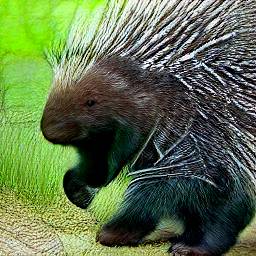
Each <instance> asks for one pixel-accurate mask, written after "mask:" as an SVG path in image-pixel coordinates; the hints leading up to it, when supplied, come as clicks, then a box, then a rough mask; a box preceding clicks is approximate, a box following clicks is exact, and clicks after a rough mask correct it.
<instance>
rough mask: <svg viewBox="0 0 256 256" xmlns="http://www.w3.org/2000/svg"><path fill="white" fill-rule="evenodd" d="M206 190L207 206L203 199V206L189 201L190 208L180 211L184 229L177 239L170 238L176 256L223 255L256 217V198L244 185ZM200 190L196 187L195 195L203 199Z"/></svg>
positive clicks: (206, 188) (207, 188)
mask: <svg viewBox="0 0 256 256" xmlns="http://www.w3.org/2000/svg"><path fill="white" fill-rule="evenodd" d="M193 185H194V184H193ZM193 185H190V186H193ZM220 185H221V184H220ZM223 186H224V183H223ZM235 186H236V185H235ZM195 188H196V186H195ZM201 188H202V187H201ZM223 188H224V187H223ZM204 189H205V191H204V196H206V195H207V197H208V199H207V201H208V203H207V205H205V204H204V202H203V201H202V203H201V205H200V204H197V205H194V207H193V208H192V207H191V206H192V204H189V202H188V203H187V204H188V206H190V207H187V208H183V209H181V211H180V215H181V216H183V220H184V223H185V231H184V233H183V234H182V235H181V236H180V237H178V238H176V239H175V240H176V241H175V240H173V241H171V242H173V246H172V247H171V248H170V252H171V253H172V255H174V256H185V255H186V256H203V255H205V256H220V255H223V254H224V253H226V252H227V251H228V250H229V249H230V248H231V247H232V246H233V245H234V244H235V243H236V241H237V237H238V235H239V233H240V232H241V231H242V230H243V229H244V228H245V227H246V226H247V225H248V224H249V222H250V221H251V220H252V218H253V216H254V213H255V206H254V203H253V200H252V199H250V195H249V194H248V193H247V192H245V191H244V190H243V188H242V187H237V188H231V187H230V186H229V187H226V188H225V189H224V190H222V191H217V190H215V189H214V188H210V187H209V186H205V187H204ZM197 193H198V192H197V191H196V190H195V191H194V195H195V196H196V197H197V198H199V200H200V195H198V194H197ZM200 194H202V190H201V191H200ZM193 198H195V197H194V196H192V200H194V199H193ZM191 203H192V202H191ZM197 203H198V202H197ZM195 206H196V207H195Z"/></svg>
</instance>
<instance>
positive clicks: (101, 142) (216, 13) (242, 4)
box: [41, 0, 256, 255]
mask: <svg viewBox="0 0 256 256" xmlns="http://www.w3.org/2000/svg"><path fill="white" fill-rule="evenodd" d="M255 10H256V1H255V0H246V1H244V0H209V1H203V0H193V1H184V0H182V1H169V0H164V1H157V0H156V1H150V0H145V1H132V0H129V1H108V4H107V6H106V8H105V9H104V11H103V14H102V17H101V19H100V21H99V23H98V25H97V27H96V28H95V29H91V28H90V27H89V26H87V25H86V24H87V23H86V22H84V21H83V18H81V17H82V15H81V14H80V15H78V18H77V20H76V21H75V22H74V23H73V25H72V27H71V30H70V33H69V36H68V39H67V41H66V43H65V45H64V47H63V49H62V50H61V51H53V52H52V53H51V54H50V55H49V57H50V58H49V60H50V62H51V64H52V66H53V70H54V80H53V87H52V90H51V92H50V95H49V98H48V101H47V103H46V106H45V110H44V113H43V117H42V121H41V128H42V132H43V134H44V136H45V138H46V139H48V140H49V141H50V142H53V143H57V144H62V145H71V146H74V147H75V148H76V149H77V151H78V153H79V156H80V161H79V163H78V164H77V166H75V167H74V168H72V169H71V170H68V172H67V173H66V174H65V176H64V182H63V185H64V190H65V193H66V195H67V197H68V198H69V199H70V200H71V201H72V202H73V203H74V204H76V205H77V206H79V207H81V208H86V207H87V206H88V204H89V203H90V202H91V200H92V198H93V197H94V195H95V193H96V191H97V188H100V187H102V186H106V185H107V184H109V183H110V182H111V181H112V180H113V179H114V178H115V177H116V176H117V175H118V173H120V171H121V169H122V168H123V167H124V166H126V165H128V167H129V176H131V177H132V180H131V182H130V184H129V186H128V189H127V191H126V192H125V195H124V200H123V203H122V204H121V206H120V208H119V210H118V211H117V213H115V214H114V216H113V217H112V218H111V219H110V220H109V221H108V223H107V224H105V225H103V227H102V229H101V231H100V232H99V234H98V236H97V240H98V241H99V242H100V243H101V244H104V245H108V246H113V245H136V244H138V243H140V242H141V241H143V239H144V238H145V237H146V236H147V235H148V234H150V233H151V232H152V231H154V230H155V228H156V226H157V225H158V224H159V222H160V220H161V219H163V218H167V217H168V218H172V219H176V220H178V221H180V222H181V223H182V224H183V226H184V230H183V232H182V234H180V235H177V236H176V237H172V238H171V237H170V241H171V242H172V247H171V248H170V252H172V253H174V255H222V254H223V253H225V252H227V251H228V250H229V249H230V248H231V247H232V246H233V245H234V244H235V243H236V240H237V237H238V235H239V233H240V232H241V231H242V230H243V229H244V228H245V227H246V226H247V225H248V224H249V223H250V221H251V220H252V218H253V216H254V212H255V191H256V188H255V184H256V175H255V159H256V158H255V157H256V152H255V134H256V127H255V123H256V111H255V105H256V95H255V82H256V68H255V66H256V63H255V62H256V61H255V60H256V29H255V27H256V12H255Z"/></svg>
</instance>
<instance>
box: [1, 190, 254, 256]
mask: <svg viewBox="0 0 256 256" xmlns="http://www.w3.org/2000/svg"><path fill="white" fill-rule="evenodd" d="M0 217H1V218H0V223H1V227H0V230H1V232H0V255H7V252H9V255H14V254H15V255H17V253H19V255H31V254H32V253H33V255H34V254H36V253H37V254H38V255H90V256H96V255H102V256H112V255H113V256H115V255H117V256H118V255H120V256H121V255H122V256H123V255H124V256H126V255H127V256H140V255H145V256H146V255H147V256H151V255H152V256H153V255H154V256H155V255H158V256H161V255H163V256H164V255H167V253H166V252H167V250H168V247H169V244H168V243H154V244H148V245H140V246H138V247H118V248H117V247H114V248H109V247H105V246H102V245H100V244H98V243H96V242H95V236H96V233H97V231H98V230H99V229H100V225H101V222H99V221H97V220H96V218H95V217H94V216H93V214H92V213H90V212H88V211H84V210H81V209H79V208H77V207H75V206H74V205H72V204H71V203H69V202H68V201H67V200H66V199H65V198H62V199H60V201H59V203H57V204H55V205H50V206H47V205H44V206H38V207H35V205H33V204H31V202H30V201H28V200H27V199H25V198H22V197H21V196H18V195H16V194H15V193H13V192H11V191H10V190H8V189H2V191H1V200H0ZM3 231H5V232H3ZM255 232H256V223H254V224H252V225H251V226H250V227H249V228H248V229H246V230H245V232H244V233H243V234H242V236H241V242H240V243H238V245H237V246H236V247H234V248H233V249H232V250H231V251H230V252H229V253H228V255H230V256H242V255H247V256H255V255H256V248H255V244H256V237H255ZM10 241H12V245H11V246H10ZM8 245H9V246H8Z"/></svg>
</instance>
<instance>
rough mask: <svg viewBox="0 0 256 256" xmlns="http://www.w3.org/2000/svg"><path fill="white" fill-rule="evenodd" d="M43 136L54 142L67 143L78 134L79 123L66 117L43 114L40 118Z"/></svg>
mask: <svg viewBox="0 0 256 256" xmlns="http://www.w3.org/2000/svg"><path fill="white" fill-rule="evenodd" d="M41 131H42V133H43V136H44V137H45V138H46V139H47V140H48V141H50V142H52V143H54V144H69V143H71V141H72V140H73V139H75V138H76V137H77V136H78V135H79V125H78V124H77V123H76V121H75V120H71V119H69V118H67V117H59V116H54V115H48V114H47V113H44V114H43V117H42V119H41Z"/></svg>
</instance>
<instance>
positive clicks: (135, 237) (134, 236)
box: [96, 207, 155, 246]
mask: <svg viewBox="0 0 256 256" xmlns="http://www.w3.org/2000/svg"><path fill="white" fill-rule="evenodd" d="M127 209H130V210H124V209H123V210H121V211H120V212H119V213H117V214H116V215H114V217H113V218H112V219H111V220H110V221H109V222H108V223H107V224H105V225H104V226H103V227H102V229H101V230H100V232H99V233H98V235H97V237H96V241H97V242H99V243H101V244H103V245H106V246H116V245H117V246H122V245H129V246H135V245H138V244H139V243H140V242H142V240H143V238H144V237H145V236H146V235H147V234H149V233H150V232H151V231H153V230H154V228H155V221H154V219H153V218H152V216H150V215H148V216H146V215H141V214H140V213H139V212H137V211H133V213H132V210H133V209H136V207H133V208H127Z"/></svg>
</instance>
